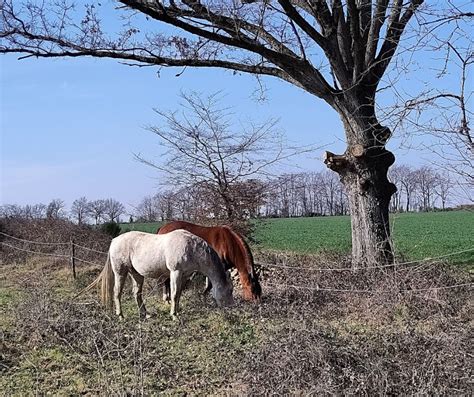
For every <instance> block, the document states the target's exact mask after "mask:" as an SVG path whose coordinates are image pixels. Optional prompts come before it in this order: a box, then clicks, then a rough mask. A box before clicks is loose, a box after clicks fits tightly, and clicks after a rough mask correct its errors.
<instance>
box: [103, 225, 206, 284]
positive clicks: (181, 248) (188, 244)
mask: <svg viewBox="0 0 474 397" xmlns="http://www.w3.org/2000/svg"><path fill="white" fill-rule="evenodd" d="M110 255H111V260H112V262H113V263H115V264H116V267H118V266H119V265H121V266H122V267H132V268H133V269H134V270H136V271H137V272H138V273H140V274H141V275H142V276H145V277H154V278H156V277H160V276H161V275H162V274H168V273H169V272H170V271H173V270H183V271H188V270H190V268H191V267H192V266H194V264H196V263H200V262H202V261H204V262H206V261H207V260H208V258H209V255H210V249H209V245H208V244H207V243H206V242H205V241H204V240H203V239H202V238H200V237H198V236H196V235H194V234H192V233H191V232H189V231H187V230H182V229H179V230H174V231H171V232H169V233H167V234H162V235H156V234H150V233H144V232H137V231H131V232H127V233H124V234H123V235H120V236H119V237H116V238H115V239H113V240H112V243H111V245H110ZM192 270H196V269H192Z"/></svg>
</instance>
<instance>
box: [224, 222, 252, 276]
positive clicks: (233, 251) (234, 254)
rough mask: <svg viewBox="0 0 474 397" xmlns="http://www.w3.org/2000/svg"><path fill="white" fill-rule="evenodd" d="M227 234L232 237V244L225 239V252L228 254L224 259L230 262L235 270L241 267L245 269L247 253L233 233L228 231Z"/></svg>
mask: <svg viewBox="0 0 474 397" xmlns="http://www.w3.org/2000/svg"><path fill="white" fill-rule="evenodd" d="M228 233H229V234H230V235H231V236H232V241H233V242H234V243H233V244H231V243H230V241H228V240H227V239H225V241H226V244H227V247H226V251H227V253H228V258H226V259H227V260H228V261H229V262H231V263H230V264H231V266H232V267H235V268H237V269H240V268H242V267H245V268H246V267H247V252H246V248H245V245H244V243H243V242H242V241H241V240H240V237H239V236H238V235H237V234H236V233H235V232H233V231H231V230H228Z"/></svg>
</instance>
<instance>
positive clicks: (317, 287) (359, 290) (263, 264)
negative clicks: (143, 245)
mask: <svg viewBox="0 0 474 397" xmlns="http://www.w3.org/2000/svg"><path fill="white" fill-rule="evenodd" d="M0 234H1V235H3V236H6V237H9V238H12V239H14V240H18V241H22V242H26V243H32V244H44V245H74V246H76V247H79V248H82V249H85V250H89V251H92V252H96V253H99V254H107V252H104V251H99V250H96V249H94V248H89V247H85V246H83V245H79V244H76V243H61V242H59V243H46V242H40V241H32V240H25V239H20V238H17V237H14V236H11V235H9V234H6V233H3V232H0ZM0 244H2V245H4V246H6V247H9V248H12V249H15V250H18V251H22V252H26V253H31V254H36V255H43V256H49V257H57V258H74V259H75V260H77V261H79V262H83V263H87V264H90V265H94V266H97V267H100V266H102V265H101V264H98V263H95V262H91V261H88V260H85V259H83V258H79V257H76V256H71V255H66V254H57V253H47V252H39V251H32V250H29V249H25V248H20V247H16V246H14V245H11V244H8V243H5V242H3V241H1V242H0ZM471 251H474V248H469V249H465V250H461V251H456V252H451V253H449V254H444V255H439V256H436V257H429V258H424V259H421V260H413V261H408V262H402V263H392V264H388V265H380V266H369V267H358V268H357V267H342V268H312V267H299V266H288V265H280V264H276V263H263V262H258V263H257V264H258V265H260V266H262V267H264V268H265V267H274V268H282V269H292V270H308V271H319V272H326V271H327V272H330V271H334V272H340V271H359V270H370V269H384V268H388V267H395V266H403V265H410V264H420V263H425V262H430V261H434V260H438V259H442V258H446V257H449V256H454V255H459V254H463V253H466V252H471ZM163 283H164V282H162V283H160V284H156V285H155V286H154V288H153V290H155V289H156V288H157V287H158V286H161V285H163ZM265 285H266V286H273V287H279V288H294V289H301V290H309V291H323V292H341V293H365V294H373V293H389V292H393V291H380V290H363V289H341V288H325V287H319V286H314V287H310V286H304V285H294V284H281V283H273V282H265ZM473 285H474V282H471V283H461V284H454V285H448V286H439V287H430V288H414V289H404V290H399V291H398V292H399V293H411V292H424V291H435V290H444V289H452V288H461V287H472V286H473Z"/></svg>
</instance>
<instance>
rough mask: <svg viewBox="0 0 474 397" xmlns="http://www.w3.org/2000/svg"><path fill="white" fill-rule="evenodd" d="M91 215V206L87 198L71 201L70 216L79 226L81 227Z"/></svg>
mask: <svg viewBox="0 0 474 397" xmlns="http://www.w3.org/2000/svg"><path fill="white" fill-rule="evenodd" d="M90 213H91V206H90V203H89V201H88V200H87V198H85V197H81V198H78V199H76V200H74V201H73V203H72V206H71V215H72V217H73V218H74V219H75V220H77V223H78V224H79V225H82V224H83V223H84V222H85V221H86V220H87V217H88V216H89V215H90Z"/></svg>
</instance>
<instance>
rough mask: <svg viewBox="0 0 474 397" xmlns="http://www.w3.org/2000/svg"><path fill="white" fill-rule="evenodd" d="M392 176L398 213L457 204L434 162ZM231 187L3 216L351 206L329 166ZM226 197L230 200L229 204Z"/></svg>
mask: <svg viewBox="0 0 474 397" xmlns="http://www.w3.org/2000/svg"><path fill="white" fill-rule="evenodd" d="M390 179H391V180H392V182H393V183H395V185H396V186H397V189H398V191H397V192H396V193H395V194H394V196H393V197H392V202H391V206H390V209H391V211H392V212H408V211H431V210H435V209H446V208H447V207H448V205H449V204H450V202H451V200H450V198H451V193H452V192H453V190H454V189H453V181H452V180H451V179H450V177H449V175H448V174H444V173H439V172H436V171H435V170H434V169H433V168H431V167H429V166H423V167H419V168H414V167H410V166H407V165H400V166H394V167H392V168H391V172H390ZM227 188H228V189H229V191H228V192H226V193H227V194H225V195H222V194H220V193H221V192H217V191H215V189H214V188H213V187H212V185H208V184H206V183H200V184H193V185H190V186H184V187H181V188H177V189H175V190H164V191H162V192H159V193H156V194H154V195H149V196H146V197H144V198H143V199H142V200H141V201H140V203H139V204H138V205H137V206H136V208H134V209H133V210H132V211H131V212H129V213H127V212H126V210H125V207H124V205H123V204H121V203H120V202H119V201H117V200H115V199H112V198H109V199H101V200H92V201H89V200H88V199H87V198H86V197H81V198H79V199H77V200H75V201H74V202H73V203H72V206H71V208H70V210H69V211H67V210H66V207H65V204H64V201H62V200H59V199H55V200H52V201H51V202H50V203H49V204H34V205H25V206H20V205H15V204H6V205H3V206H1V207H0V216H1V217H5V218H27V219H41V218H69V219H71V220H73V221H75V222H77V223H79V224H81V223H95V224H99V223H103V222H111V221H112V222H113V221H115V222H118V221H119V220H120V217H121V216H123V215H125V216H126V218H128V219H126V220H128V221H139V222H155V221H165V220H169V219H187V220H191V221H192V220H194V221H199V220H202V219H209V218H211V219H226V217H227V215H228V210H229V208H232V209H233V214H234V216H235V218H236V219H248V218H258V217H265V218H277V217H278V218H288V217H302V216H305V217H311V216H326V215H328V216H329V215H347V214H348V210H349V206H348V202H347V196H346V194H345V192H344V188H343V186H342V184H341V182H340V181H339V178H338V176H337V175H336V174H335V173H334V172H331V171H329V170H328V171H321V172H301V173H287V174H283V175H280V176H278V177H276V178H273V179H270V180H266V181H263V180H258V179H249V180H247V181H245V182H239V183H234V184H229V187H227ZM223 196H224V197H227V198H228V199H227V200H228V202H223V199H222V197H223Z"/></svg>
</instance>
